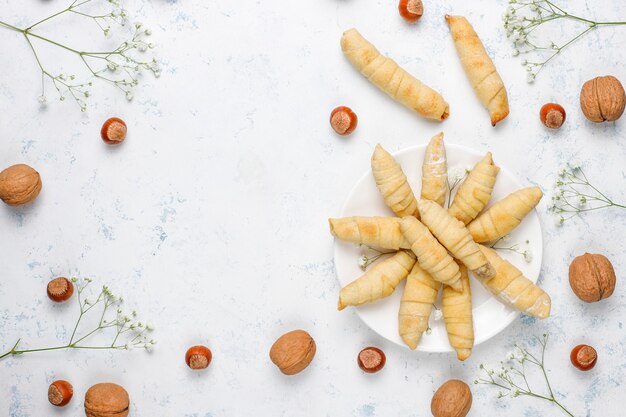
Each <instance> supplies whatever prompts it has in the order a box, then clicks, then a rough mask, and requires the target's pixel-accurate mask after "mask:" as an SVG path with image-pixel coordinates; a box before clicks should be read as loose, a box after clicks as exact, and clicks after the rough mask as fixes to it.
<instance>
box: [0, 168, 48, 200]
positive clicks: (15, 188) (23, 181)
mask: <svg viewBox="0 0 626 417" xmlns="http://www.w3.org/2000/svg"><path fill="white" fill-rule="evenodd" d="M40 191H41V177H40V176H39V173H38V172H37V171H35V170H34V169H33V168H31V167H29V166H28V165H25V164H17V165H13V166H10V167H8V168H7V169H5V170H4V171H2V172H0V199H1V200H2V201H4V202H5V203H6V204H8V205H9V206H20V205H22V204H26V203H30V202H31V201H33V200H34V199H35V198H37V196H38V195H39V192H40Z"/></svg>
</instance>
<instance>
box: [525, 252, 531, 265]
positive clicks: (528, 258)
mask: <svg viewBox="0 0 626 417" xmlns="http://www.w3.org/2000/svg"><path fill="white" fill-rule="evenodd" d="M524 260H525V261H526V262H527V263H531V262H532V261H533V253H532V252H531V251H530V250H525V251H524Z"/></svg>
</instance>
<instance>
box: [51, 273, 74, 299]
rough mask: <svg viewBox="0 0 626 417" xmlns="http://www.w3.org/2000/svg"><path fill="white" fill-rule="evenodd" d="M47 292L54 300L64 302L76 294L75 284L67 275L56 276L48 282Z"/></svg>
mask: <svg viewBox="0 0 626 417" xmlns="http://www.w3.org/2000/svg"><path fill="white" fill-rule="evenodd" d="M46 292H47V293H48V297H49V298H50V299H51V300H52V301H54V302H56V303H62V302H64V301H67V300H69V299H70V297H71V296H72V294H74V284H73V283H72V281H70V280H69V279H67V278H65V277H59V278H54V279H53V280H51V281H50V282H48V287H47V288H46Z"/></svg>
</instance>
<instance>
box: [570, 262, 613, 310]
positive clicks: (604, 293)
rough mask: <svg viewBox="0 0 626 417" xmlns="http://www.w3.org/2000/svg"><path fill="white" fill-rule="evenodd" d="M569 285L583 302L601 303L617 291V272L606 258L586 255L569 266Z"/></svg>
mask: <svg viewBox="0 0 626 417" xmlns="http://www.w3.org/2000/svg"><path fill="white" fill-rule="evenodd" d="M569 284H570V286H571V287H572V291H574V294H576V295H577V296H578V298H580V299H581V300H583V301H586V302H588V303H593V302H595V301H600V300H602V299H603V298H608V297H610V296H611V295H612V294H613V291H614V290H615V270H614V269H613V265H611V261H609V260H608V259H607V258H606V257H605V256H603V255H599V254H592V253H585V254H584V255H581V256H578V257H576V258H574V260H573V261H572V263H571V265H570V266H569Z"/></svg>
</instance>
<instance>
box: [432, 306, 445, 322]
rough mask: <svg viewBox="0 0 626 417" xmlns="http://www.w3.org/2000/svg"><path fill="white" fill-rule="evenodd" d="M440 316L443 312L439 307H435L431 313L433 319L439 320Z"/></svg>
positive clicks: (441, 316)
mask: <svg viewBox="0 0 626 417" xmlns="http://www.w3.org/2000/svg"><path fill="white" fill-rule="evenodd" d="M442 318H443V313H442V312H441V309H436V310H435V312H434V313H433V320H435V321H439V320H441V319H442Z"/></svg>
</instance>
